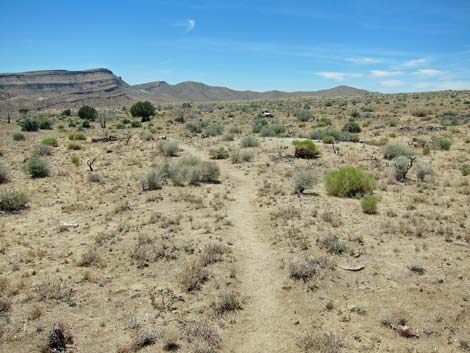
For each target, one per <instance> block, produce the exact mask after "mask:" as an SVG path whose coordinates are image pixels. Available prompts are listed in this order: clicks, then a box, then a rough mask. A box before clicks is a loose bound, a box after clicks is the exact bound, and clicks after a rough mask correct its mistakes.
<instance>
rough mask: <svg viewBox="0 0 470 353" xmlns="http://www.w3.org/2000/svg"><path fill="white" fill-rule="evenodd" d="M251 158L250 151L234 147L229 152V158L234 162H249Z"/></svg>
mask: <svg viewBox="0 0 470 353" xmlns="http://www.w3.org/2000/svg"><path fill="white" fill-rule="evenodd" d="M253 158H254V154H253V152H252V151H240V150H239V149H235V150H233V151H231V152H230V160H231V161H232V163H234V164H238V163H242V162H251V161H252V160H253Z"/></svg>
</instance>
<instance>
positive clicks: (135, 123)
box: [131, 120, 142, 129]
mask: <svg viewBox="0 0 470 353" xmlns="http://www.w3.org/2000/svg"><path fill="white" fill-rule="evenodd" d="M131 127H132V128H135V129H136V128H139V127H142V123H141V122H140V121H139V120H132V121H131Z"/></svg>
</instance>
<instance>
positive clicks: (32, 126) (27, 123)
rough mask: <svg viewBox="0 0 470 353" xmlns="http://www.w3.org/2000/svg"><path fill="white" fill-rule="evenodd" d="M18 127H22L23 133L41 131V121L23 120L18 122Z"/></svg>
mask: <svg viewBox="0 0 470 353" xmlns="http://www.w3.org/2000/svg"><path fill="white" fill-rule="evenodd" d="M18 125H19V126H21V131H28V132H31V131H38V130H39V121H38V120H36V119H31V118H27V119H21V120H18Z"/></svg>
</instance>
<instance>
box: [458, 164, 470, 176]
mask: <svg viewBox="0 0 470 353" xmlns="http://www.w3.org/2000/svg"><path fill="white" fill-rule="evenodd" d="M460 172H461V173H462V175H463V176H467V175H470V165H468V164H465V165H463V166H461V167H460Z"/></svg>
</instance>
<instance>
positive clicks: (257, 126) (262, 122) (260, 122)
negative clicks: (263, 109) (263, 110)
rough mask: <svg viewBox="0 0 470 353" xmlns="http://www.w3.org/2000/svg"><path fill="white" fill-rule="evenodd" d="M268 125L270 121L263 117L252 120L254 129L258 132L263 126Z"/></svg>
mask: <svg viewBox="0 0 470 353" xmlns="http://www.w3.org/2000/svg"><path fill="white" fill-rule="evenodd" d="M265 125H268V121H267V120H266V119H264V118H262V117H256V118H255V119H253V122H252V126H253V128H252V131H253V132H254V133H255V134H257V133H259V132H260V131H261V129H262V128H263V126H265Z"/></svg>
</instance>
